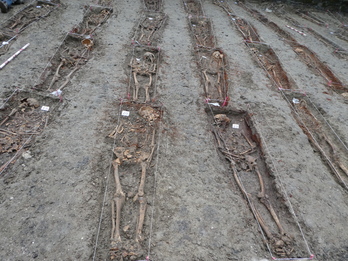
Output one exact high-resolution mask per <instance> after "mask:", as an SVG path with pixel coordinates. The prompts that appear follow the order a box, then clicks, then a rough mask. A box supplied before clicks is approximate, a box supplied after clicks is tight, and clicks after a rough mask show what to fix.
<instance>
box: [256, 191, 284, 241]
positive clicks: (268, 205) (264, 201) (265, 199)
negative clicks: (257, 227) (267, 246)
mask: <svg viewBox="0 0 348 261" xmlns="http://www.w3.org/2000/svg"><path fill="white" fill-rule="evenodd" d="M260 202H261V203H262V204H264V205H265V207H266V208H267V209H268V211H269V213H270V214H271V216H272V218H273V219H274V221H275V222H276V224H277V226H278V229H279V232H280V234H281V235H285V234H286V233H285V230H284V228H283V226H282V225H281V224H280V221H279V218H278V216H277V214H276V212H275V210H274V208H273V206H272V204H271V202H270V201H269V199H268V196H267V195H265V196H264V197H262V198H260Z"/></svg>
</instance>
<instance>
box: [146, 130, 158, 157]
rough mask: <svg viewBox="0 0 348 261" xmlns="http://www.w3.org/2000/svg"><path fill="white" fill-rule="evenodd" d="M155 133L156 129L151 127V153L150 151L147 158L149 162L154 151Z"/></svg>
mask: <svg viewBox="0 0 348 261" xmlns="http://www.w3.org/2000/svg"><path fill="white" fill-rule="evenodd" d="M155 134H156V129H153V131H152V140H151V153H150V156H149V157H148V158H147V163H150V162H151V160H152V156H153V153H154V151H155Z"/></svg>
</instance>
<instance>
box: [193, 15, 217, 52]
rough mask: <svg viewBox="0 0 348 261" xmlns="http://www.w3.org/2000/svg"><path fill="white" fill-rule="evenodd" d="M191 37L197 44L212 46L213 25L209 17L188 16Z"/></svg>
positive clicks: (213, 45)
mask: <svg viewBox="0 0 348 261" xmlns="http://www.w3.org/2000/svg"><path fill="white" fill-rule="evenodd" d="M189 23H190V28H191V33H192V36H191V37H192V39H193V40H194V42H195V43H196V45H197V46H202V47H207V48H214V47H215V43H216V40H215V37H214V33H213V25H212V22H211V19H209V18H206V17H198V16H194V17H190V18H189Z"/></svg>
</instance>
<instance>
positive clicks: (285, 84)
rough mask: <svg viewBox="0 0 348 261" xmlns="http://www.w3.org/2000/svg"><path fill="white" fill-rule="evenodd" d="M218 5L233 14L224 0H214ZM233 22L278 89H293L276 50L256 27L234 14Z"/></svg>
mask: <svg viewBox="0 0 348 261" xmlns="http://www.w3.org/2000/svg"><path fill="white" fill-rule="evenodd" d="M214 3H215V4H216V5H218V6H220V7H221V8H223V9H224V10H225V11H226V12H227V14H229V15H230V16H231V15H232V9H231V8H230V7H229V5H228V4H227V3H226V2H224V1H219V2H216V1H215V2H214ZM232 18H233V19H232V20H231V21H232V23H233V24H234V25H235V26H236V27H237V29H238V31H239V32H240V33H241V35H242V36H243V39H244V42H245V44H246V45H247V46H248V47H249V48H250V50H251V52H252V54H253V57H254V58H255V59H256V61H257V62H258V64H259V65H260V66H261V68H262V69H264V70H265V72H266V73H267V75H268V77H269V78H270V79H271V80H272V81H273V83H274V84H275V86H276V87H277V88H278V89H284V90H288V89H291V85H292V84H293V83H292V82H293V81H292V80H290V79H289V77H288V75H287V73H286V72H285V70H284V69H283V65H282V64H281V62H280V60H279V58H278V56H277V55H276V53H275V52H274V50H273V49H272V48H271V47H270V46H269V45H267V44H264V41H263V40H262V39H261V37H260V36H259V34H258V32H257V30H256V28H255V27H253V26H252V25H251V24H250V23H249V22H247V21H246V20H244V19H242V18H239V17H237V16H235V15H232Z"/></svg>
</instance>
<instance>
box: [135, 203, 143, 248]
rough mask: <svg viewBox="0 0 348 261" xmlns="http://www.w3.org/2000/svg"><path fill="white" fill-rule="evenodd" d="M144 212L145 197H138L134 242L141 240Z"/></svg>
mask: <svg viewBox="0 0 348 261" xmlns="http://www.w3.org/2000/svg"><path fill="white" fill-rule="evenodd" d="M145 212H146V198H145V197H139V218H138V222H137V228H136V234H135V241H136V242H139V241H143V237H142V230H143V225H144V220H145Z"/></svg>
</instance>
